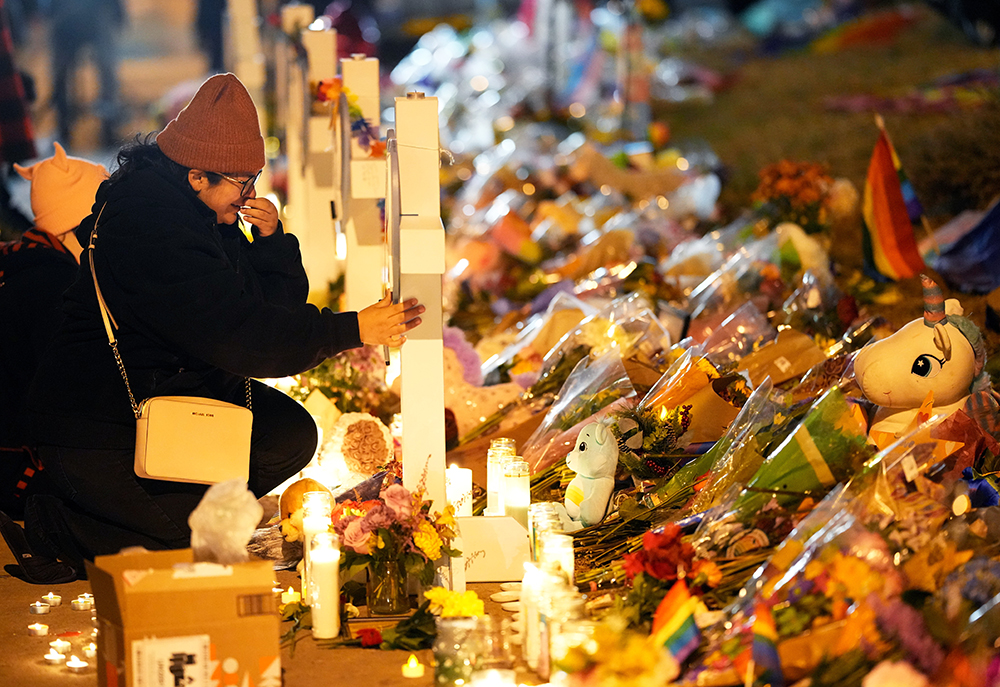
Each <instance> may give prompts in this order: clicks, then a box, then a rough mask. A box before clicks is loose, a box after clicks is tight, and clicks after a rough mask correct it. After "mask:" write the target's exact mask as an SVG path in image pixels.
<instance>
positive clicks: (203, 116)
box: [156, 74, 264, 173]
mask: <svg viewBox="0 0 1000 687" xmlns="http://www.w3.org/2000/svg"><path fill="white" fill-rule="evenodd" d="M156 143H157V144H158V145H159V146H160V150H162V151H163V154H164V155H166V156H167V157H169V158H170V159H171V160H173V161H174V162H176V163H177V164H179V165H183V166H185V167H190V168H191V169H200V170H204V171H206V172H223V173H226V172H229V173H250V172H256V171H257V170H259V169H263V167H264V139H263V138H262V137H261V135H260V122H259V121H258V120H257V108H256V107H254V104H253V100H252V99H251V98H250V94H249V93H247V89H246V87H244V86H243V84H242V83H241V82H240V80H239V79H237V78H236V77H235V76H234V75H233V74H216V75H215V76H213V77H211V78H210V79H208V80H207V81H206V82H205V83H203V84H202V85H201V88H199V89H198V92H197V93H195V94H194V97H193V98H192V99H191V102H190V103H188V104H187V107H185V108H184V109H183V110H181V111H180V113H179V114H178V115H177V116H176V117H175V118H174V119H173V120H172V121H171V122H170V123H169V124H167V126H166V127H164V129H163V131H161V132H160V133H159V134H157V136H156Z"/></svg>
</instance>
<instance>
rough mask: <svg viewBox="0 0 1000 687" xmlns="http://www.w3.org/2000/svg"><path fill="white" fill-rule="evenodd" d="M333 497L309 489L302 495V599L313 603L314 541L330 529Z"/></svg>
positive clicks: (308, 603) (307, 602)
mask: <svg viewBox="0 0 1000 687" xmlns="http://www.w3.org/2000/svg"><path fill="white" fill-rule="evenodd" d="M332 510H333V497H332V496H331V495H330V493H329V492H326V491H307V492H306V493H305V494H303V495H302V600H303V602H304V603H305V604H306V605H307V606H311V605H312V584H311V582H310V576H311V573H312V571H311V570H310V567H311V565H310V561H311V556H312V551H310V549H311V548H312V541H313V537H315V536H316V535H317V534H319V533H320V532H329V531H330V514H331V512H332Z"/></svg>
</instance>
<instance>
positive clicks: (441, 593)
mask: <svg viewBox="0 0 1000 687" xmlns="http://www.w3.org/2000/svg"><path fill="white" fill-rule="evenodd" d="M424 597H425V598H426V599H427V600H428V601H430V602H431V612H432V613H437V614H438V615H440V616H441V617H442V618H450V617H469V616H483V615H486V608H485V606H484V604H483V600H482V599H480V598H479V596H478V595H477V594H476V593H475V592H474V591H472V590H468V591H465V592H453V591H450V590H448V589H445V588H444V587H432V588H430V589H428V590H427V591H426V592H424Z"/></svg>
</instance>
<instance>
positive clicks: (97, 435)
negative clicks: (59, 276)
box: [28, 167, 362, 448]
mask: <svg viewBox="0 0 1000 687" xmlns="http://www.w3.org/2000/svg"><path fill="white" fill-rule="evenodd" d="M102 208H103V212H101V209H102ZM98 213H100V222H99V225H98V227H97V234H98V238H97V241H96V248H95V252H94V265H95V269H96V271H97V278H98V283H99V284H100V287H101V291H102V293H103V294H104V299H105V302H106V303H107V306H108V309H109V310H110V312H111V315H112V316H113V317H114V318H115V320H116V321H117V324H118V327H119V328H118V330H117V333H116V336H117V339H118V342H119V351H120V353H121V357H122V361H123V363H124V365H125V369H126V372H127V373H128V378H129V382H130V383H131V386H132V390H133V392H134V394H135V397H136V401H137V402H141V401H142V400H143V399H145V398H148V397H150V396H164V395H185V396H202V397H210V398H216V399H219V400H223V401H229V402H231V403H243V402H244V392H243V382H242V379H243V377H282V376H286V375H292V374H297V373H299V372H302V371H305V370H308V369H310V368H312V367H315V366H316V365H318V364H319V363H320V362H321V361H323V360H324V359H326V358H328V357H330V356H332V355H335V354H336V353H339V352H340V351H343V350H346V349H348V348H356V347H359V346H361V345H362V344H361V340H360V334H359V332H358V319H357V314H356V313H334V312H332V311H330V310H328V309H325V308H324V309H323V310H322V311H321V310H319V309H317V308H316V307H315V306H313V305H310V304H308V303H306V294H307V293H308V283H307V280H306V275H305V270H304V269H303V267H302V259H301V255H300V254H299V246H298V240H297V239H296V238H295V237H294V236H292V235H290V234H284V233H283V232H282V231H281V229H280V227H279V230H278V231H277V232H276V233H275V234H273V235H271V236H268V237H266V238H261V237H259V236H257V237H256V238H255V240H254V241H253V243H250V242H249V241H248V240H247V239H246V237H245V236H244V235H243V234H242V232H241V231H240V230H239V228H238V227H237V226H235V225H217V224H216V222H215V213H214V212H213V211H212V210H211V209H210V208H208V206H206V205H205V204H204V203H202V202H201V201H200V200H198V198H197V197H196V196H195V194H194V191H192V190H191V188H190V186H189V185H188V184H187V183H186V181H185V180H176V179H172V178H170V177H168V176H167V175H166V174H165V173H164V172H162V171H161V170H159V169H158V168H155V167H149V168H145V169H142V170H137V171H136V172H134V173H132V174H131V175H129V176H127V177H124V178H122V179H121V180H120V181H118V182H117V183H116V184H115V185H113V186H111V185H110V184H109V183H107V182H105V184H103V185H102V186H101V188H100V189H99V190H98V193H97V199H96V202H95V204H94V212H93V213H92V214H91V215H90V216H89V217H87V218H86V219H84V221H83V223H82V224H81V225H80V229H79V231H78V235H79V236H80V241H81V243H82V244H83V245H87V239H88V237H89V235H90V231H91V229H92V228H93V226H94V221H95V219H97V214H98ZM64 314H65V320H64V322H63V325H62V327H61V329H60V330H59V332H58V333H57V335H56V337H55V340H54V341H53V344H52V346H51V347H50V348H49V351H48V354H47V355H46V356H45V359H44V360H43V361H42V363H41V365H40V368H39V371H38V373H37V374H36V376H35V379H34V381H33V383H32V388H31V391H30V393H29V399H28V406H29V411H30V412H31V415H32V428H33V430H34V432H35V439H36V441H38V442H39V443H47V444H55V445H60V446H69V447H75V448H130V447H132V446H134V442H135V416H134V414H133V412H132V408H131V406H130V404H129V400H128V394H127V393H126V390H125V384H124V382H123V381H122V378H121V375H120V374H119V371H118V368H117V365H116V363H115V360H114V356H113V354H112V351H111V348H110V346H109V345H108V339H107V334H106V333H105V329H104V325H103V322H102V320H101V316H100V311H99V309H98V306H97V299H96V294H95V292H94V284H93V280H92V278H91V274H90V267H89V264H88V260H87V254H86V252H85V253H84V255H83V257H82V258H81V267H80V272H79V275H78V277H77V280H76V282H75V283H74V284H73V286H71V287H70V289H69V290H68V291H67V292H66V301H65V305H64Z"/></svg>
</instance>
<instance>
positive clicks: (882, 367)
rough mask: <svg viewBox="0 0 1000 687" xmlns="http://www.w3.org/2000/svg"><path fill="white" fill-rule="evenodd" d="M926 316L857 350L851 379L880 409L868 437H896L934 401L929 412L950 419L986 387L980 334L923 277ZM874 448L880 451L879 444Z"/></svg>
mask: <svg viewBox="0 0 1000 687" xmlns="http://www.w3.org/2000/svg"><path fill="white" fill-rule="evenodd" d="M921 280H922V282H923V287H924V316H923V318H922V319H919V320H914V321H912V322H910V323H908V324H906V325H905V326H904V327H902V328H901V329H900V330H899V331H898V332H896V333H895V334H893V335H892V336H890V337H888V338H886V339H883V340H881V341H877V342H875V343H872V344H869V345H868V346H865V347H864V348H863V349H861V352H860V353H858V356H857V359H856V360H855V361H854V374H855V378H856V379H857V382H858V385H859V386H860V387H861V391H862V393H864V395H865V397H866V398H867V399H868V400H869V401H871V402H872V403H875V404H876V405H877V406H878V409H877V410H876V412H875V417H874V420H873V422H872V426H871V429H870V430H869V435H870V436H871V437H872V438H873V439H875V437H876V434H878V433H882V434H885V435H889V436H899V435H900V434H901V433H902V432H905V431H906V430H907V429H908V428H909V427H910V425H911V423H912V422H913V421H914V418H915V417H916V415H917V413H918V412H919V411H920V408H921V406H922V405H924V403H925V401H927V399H928V395H932V396H931V397H932V399H933V412H934V413H935V414H937V413H940V414H945V415H947V414H950V413H953V412H955V411H956V410H958V409H960V408H962V407H963V406H964V405H965V403H966V400H967V399H968V398H969V396H970V394H973V393H975V392H977V391H980V390H981V388H983V387H984V386H988V382H989V379H988V377H987V376H986V375H985V374H984V373H983V364H984V363H985V359H986V352H985V346H984V345H983V340H982V335H981V334H980V332H979V329H978V328H977V327H976V326H975V325H974V324H973V323H972V321H971V320H969V319H968V318H966V317H963V316H962V315H963V310H962V306H961V305H960V304H959V302H958V301H957V300H955V299H953V298H949V299H948V300H944V297H943V296H942V294H941V289H940V287H939V286H938V285H937V284H936V283H934V281H933V280H932V279H930V278H929V277H926V276H924V275H921ZM876 443H877V444H879V445H881V444H880V443H879V442H878V441H876Z"/></svg>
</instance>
